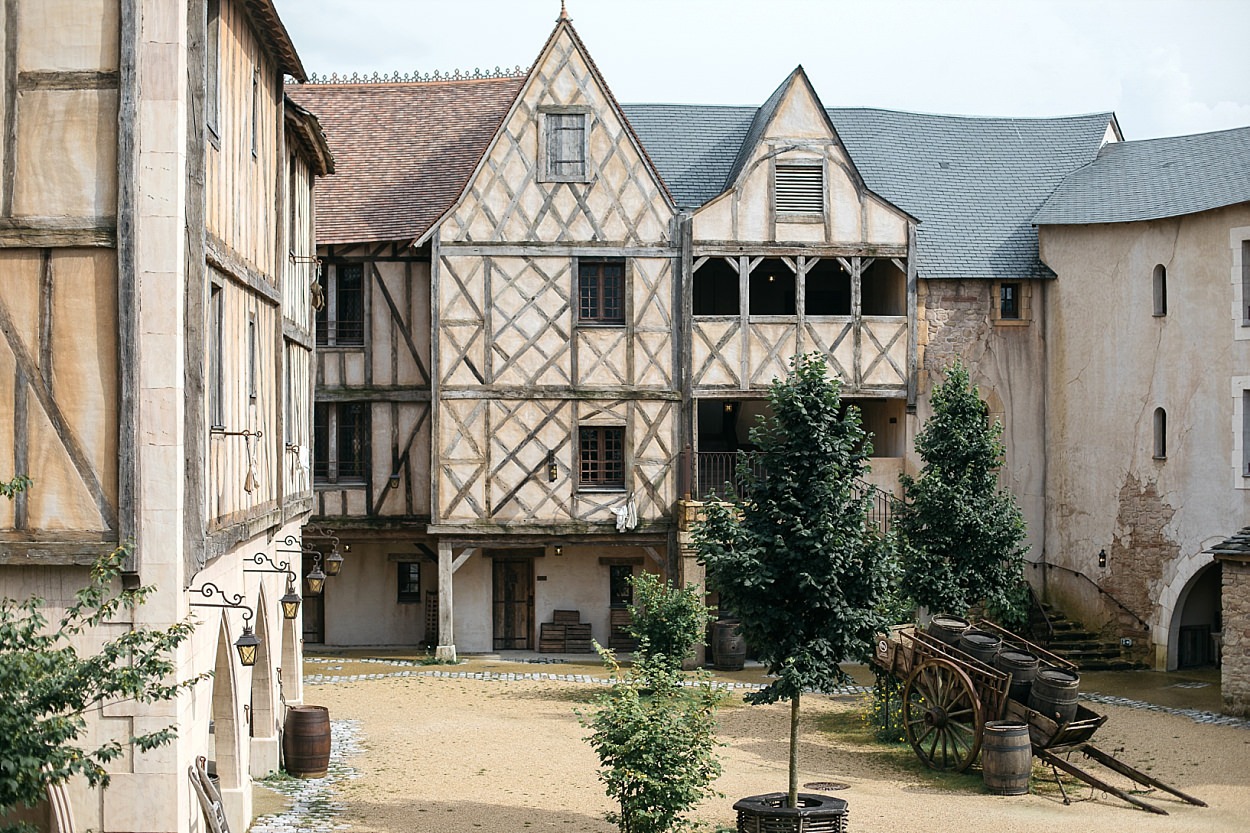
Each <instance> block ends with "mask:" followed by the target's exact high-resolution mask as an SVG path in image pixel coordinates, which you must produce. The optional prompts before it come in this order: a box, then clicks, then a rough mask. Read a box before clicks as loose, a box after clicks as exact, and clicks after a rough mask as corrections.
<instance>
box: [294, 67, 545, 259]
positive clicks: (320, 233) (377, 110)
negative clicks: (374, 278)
mask: <svg viewBox="0 0 1250 833" xmlns="http://www.w3.org/2000/svg"><path fill="white" fill-rule="evenodd" d="M524 80H525V79H523V78H487V79H475V80H469V81H433V82H422V83H395V84H298V85H288V86H287V94H288V95H289V96H290V97H291V98H293V99H294V100H295V101H296V102H297V103H298V104H300V105H301V106H303V107H305V108H307V109H308V110H311V111H312V112H313V113H315V114H316V115H317V118H318V119H319V120H320V122H321V126H322V128H323V129H324V131H325V134H326V138H327V139H328V140H329V142H330V147H331V148H332V149H333V151H334V164H335V175H334V176H331V177H326V178H325V179H323V180H322V181H321V182H320V183H319V184H318V186H317V190H316V203H317V243H318V244H319V245H334V244H338V243H357V242H361V243H363V242H370V241H381V240H404V241H411V240H415V239H417V238H419V237H421V236H422V235H423V234H425V233H426V232H427V231H428V230H429V228H430V226H431V225H432V224H433V223H434V221H435V220H437V219H438V218H439V217H440V216H441V215H442V213H443V212H444V211H445V210H446V209H447V208H448V206H450V205H451V204H452V203H453V202H454V201H455V199H456V198H457V197H458V196H459V195H460V191H461V190H462V189H463V188H464V186H465V183H467V182H468V179H469V175H470V174H471V173H472V172H473V169H474V168H475V167H476V166H477V163H478V160H479V159H480V158H481V156H482V152H483V151H484V150H485V149H486V146H487V144H489V142H490V141H491V139H492V138H494V135H495V131H496V130H497V129H498V127H499V124H500V122H501V121H502V120H503V117H504V114H505V113H507V112H508V109H509V107H510V106H511V105H512V101H513V99H515V98H516V95H517V92H518V91H519V90H520V89H521V85H522V83H524Z"/></svg>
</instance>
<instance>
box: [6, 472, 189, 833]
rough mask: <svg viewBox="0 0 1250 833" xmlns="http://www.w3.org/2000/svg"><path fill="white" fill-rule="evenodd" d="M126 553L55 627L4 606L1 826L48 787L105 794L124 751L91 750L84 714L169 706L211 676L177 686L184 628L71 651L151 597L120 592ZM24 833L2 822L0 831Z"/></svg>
mask: <svg viewBox="0 0 1250 833" xmlns="http://www.w3.org/2000/svg"><path fill="white" fill-rule="evenodd" d="M30 483H31V482H30V480H29V479H27V478H24V477H19V478H16V479H15V480H13V481H10V482H8V483H0V494H4V495H5V496H6V497H12V496H13V495H15V494H17V492H18V491H22V490H24V489H26V488H28V487H29V486H30ZM127 552H128V549H127V547H124V546H123V547H118V548H117V549H116V550H114V551H113V552H112V553H109V554H107V555H104V556H101V557H100V558H99V559H98V560H97V561H96V563H95V564H94V565H93V566H92V568H91V578H90V581H89V583H88V584H87V585H86V586H85V587H83V588H81V589H80V590H79V591H78V592H77V594H76V597H75V600H74V602H73V603H71V604H70V606H69V607H68V609H66V611H65V614H64V615H63V616H62V617H61V619H60V620H59V622H58V623H57V625H56V627H55V628H51V629H50V628H49V627H48V624H49V623H48V620H47V618H46V617H45V616H44V614H43V610H44V607H45V602H44V600H43V599H40V598H37V597H30V598H27V599H25V600H22V601H17V600H14V599H10V598H0V692H4V696H0V738H3V739H4V740H3V745H4V752H3V754H0V818H2V817H3V816H4V815H5V814H6V813H7V812H8V811H10V810H15V809H17V808H18V807H19V806H26V807H33V806H34V805H35V804H37V803H38V802H39V801H40V800H41V799H42V798H43V797H44V794H45V789H46V787H47V786H48V785H49V784H57V783H61V782H64V781H67V780H68V779H70V778H71V777H73V776H75V775H82V776H84V777H86V779H87V783H89V784H90V785H92V786H101V787H107V786H108V783H109V774H108V772H107V770H106V769H105V765H106V764H108V763H109V762H110V761H113V760H115V759H117V758H119V757H120V756H121V754H122V752H123V745H122V743H121V742H120V741H118V740H110V741H106V742H104V743H101V744H99V745H97V746H90V745H85V740H86V738H85V735H86V734H87V721H86V714H87V712H89V711H91V710H93V709H96V708H98V707H100V706H102V705H106V704H111V703H117V702H121V701H124V700H138V701H140V702H145V703H147V702H155V701H160V700H170V699H172V698H174V697H176V696H177V695H178V693H179V692H181V691H182V690H184V689H186V688H189V687H191V686H194V685H195V684H196V683H197V682H199V680H201V679H203V678H204V677H206V676H208V675H202V676H200V677H196V678H194V679H191V680H186V681H184V682H175V681H174V677H173V675H174V672H175V670H176V666H175V664H174V661H173V659H174V658H173V652H174V649H175V648H176V647H177V646H178V645H180V644H182V642H184V641H185V640H186V639H187V638H188V637H189V636H190V635H191V632H192V630H193V628H194V626H193V625H192V624H191V623H190V622H187V621H184V622H179V623H176V624H174V625H172V626H170V627H168V628H165V629H147V628H131V629H129V630H127V631H126V632H124V633H123V634H121V635H120V636H118V637H116V638H114V639H111V640H108V641H106V642H104V644H103V645H101V646H100V647H99V648H98V649H97V650H96V651H95V652H94V653H92V654H89V655H83V654H80V653H79V650H78V648H77V647H76V646H75V644H74V642H75V641H76V640H77V639H78V638H79V637H82V636H84V635H86V634H88V633H89V632H91V631H94V630H95V629H96V628H99V627H100V626H102V625H105V624H107V623H109V622H113V621H115V620H116V619H117V618H118V615H119V614H120V613H121V612H122V611H123V609H132V608H134V607H135V606H136V605H139V604H141V603H142V602H143V600H144V599H145V598H146V597H147V595H148V594H150V593H151V592H152V590H153V588H151V587H140V588H137V589H133V590H128V589H118V588H119V585H120V581H119V579H120V575H121V567H122V563H123V560H124V559H125V557H126V555H127ZM174 737H175V730H174V727H172V726H170V727H167V728H165V729H160V730H157V731H153V732H146V733H144V734H140V735H136V736H134V737H132V738H131V739H130V741H129V742H130V743H131V744H133V745H134V746H135V748H137V749H139V750H141V751H148V750H151V749H154V748H156V747H158V746H161V745H163V744H165V743H168V742H169V741H170V740H173V738H174ZM24 829H27V828H26V826H25V825H21V824H17V825H12V824H10V825H4V824H0V833H10V832H11V831H20V830H24Z"/></svg>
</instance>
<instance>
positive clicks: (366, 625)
mask: <svg viewBox="0 0 1250 833" xmlns="http://www.w3.org/2000/svg"><path fill="white" fill-rule="evenodd" d="M392 556H395V557H397V558H398V557H400V556H402V557H403V559H404V560H406V561H419V562H422V563H421V601H420V602H400V601H398V591H399V588H398V574H399V568H398V566H397V564H398V561H396V560H391V557H392ZM347 558H348V560H347V562H345V563H344V565H343V571H342V572H341V573H339V574H338V576H336V577H334V578H332V579H329V580H327V581H326V589H325V644H326V645H420V644H421V643H422V642H423V641H424V640H425V638H426V632H425V614H426V611H425V594H426V591H429V590H434V591H437V590H438V566H437V565H436V564H435V563H434V562H433V561H432V560H429V559H426V558H425V557H424V556H423V555H422V554H421V553H420V552H418V551H417V550H416V548H414V547H413V546H412V545H411V544H410V543H408V542H407V541H392V542H380V543H367V544H366V543H359V542H358V541H357V540H353V541H352V549H351V552H350V553H348V556H347ZM465 566H466V567H467V566H468V565H467V564H466V565H465ZM464 569H465V568H463V567H462V568H461V571H463V570H464ZM456 577H457V578H459V577H460V573H457V574H456ZM456 601H457V602H459V601H460V599H459V596H458V594H457V599H456ZM430 636H431V638H432V637H433V634H431V635H430Z"/></svg>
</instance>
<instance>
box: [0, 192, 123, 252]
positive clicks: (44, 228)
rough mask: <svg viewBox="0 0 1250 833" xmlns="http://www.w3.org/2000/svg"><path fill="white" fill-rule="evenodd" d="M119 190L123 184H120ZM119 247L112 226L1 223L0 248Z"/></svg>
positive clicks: (27, 220)
mask: <svg viewBox="0 0 1250 833" xmlns="http://www.w3.org/2000/svg"><path fill="white" fill-rule="evenodd" d="M118 187H119V188H120V183H119V184H118ZM116 245H117V230H116V228H115V227H114V225H113V223H112V222H111V221H110V222H106V223H104V224H102V225H101V224H91V223H84V222H83V221H82V220H75V221H73V222H64V223H62V222H54V221H49V222H47V223H44V222H42V218H36V217H25V218H23V219H22V221H21V222H12V221H7V222H6V221H0V248H17V247H20V248H32V247H34V248H50V249H56V248H91V249H102V248H112V247H113V246H116Z"/></svg>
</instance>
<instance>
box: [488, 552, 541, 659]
mask: <svg viewBox="0 0 1250 833" xmlns="http://www.w3.org/2000/svg"><path fill="white" fill-rule="evenodd" d="M494 563H495V567H494V574H495V575H494V586H495V590H494V620H495V625H494V633H495V641H494V646H495V650H496V651H515V650H529V649H531V648H533V643H532V642H531V639H530V633H531V632H532V630H533V627H532V623H533V621H534V562H533V560H531V559H529V558H496V559H494Z"/></svg>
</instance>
